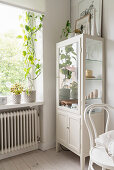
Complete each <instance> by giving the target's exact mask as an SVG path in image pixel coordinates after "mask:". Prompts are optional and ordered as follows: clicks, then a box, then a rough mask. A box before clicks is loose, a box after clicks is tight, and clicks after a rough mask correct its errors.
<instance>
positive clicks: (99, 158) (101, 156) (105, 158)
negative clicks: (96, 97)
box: [84, 104, 114, 170]
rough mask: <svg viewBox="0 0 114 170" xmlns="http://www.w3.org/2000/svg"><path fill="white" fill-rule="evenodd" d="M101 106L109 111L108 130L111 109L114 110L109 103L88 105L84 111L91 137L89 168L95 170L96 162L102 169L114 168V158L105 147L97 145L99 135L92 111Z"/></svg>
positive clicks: (113, 169) (111, 169)
mask: <svg viewBox="0 0 114 170" xmlns="http://www.w3.org/2000/svg"><path fill="white" fill-rule="evenodd" d="M100 108H101V109H104V110H105V112H106V113H107V120H106V127H105V132H108V126H109V114H110V110H111V109H113V110H114V108H113V107H111V106H109V105H107V104H92V105H89V106H88V107H86V109H85V112H84V119H85V124H86V126H87V129H88V133H89V138H90V161H89V166H88V170H94V168H93V164H94V163H95V164H97V165H98V166H100V167H102V170H106V169H109V170H114V162H113V160H112V158H111V157H110V156H109V154H108V153H107V150H106V149H105V147H103V146H97V145H96V144H95V139H97V138H98V137H99V136H98V134H97V130H96V126H95V123H94V120H93V118H92V111H93V110H94V109H100ZM99 114H100V113H99Z"/></svg>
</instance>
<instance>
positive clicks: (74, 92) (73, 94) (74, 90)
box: [70, 89, 78, 99]
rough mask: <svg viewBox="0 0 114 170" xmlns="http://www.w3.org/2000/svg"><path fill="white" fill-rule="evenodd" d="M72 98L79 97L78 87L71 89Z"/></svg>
mask: <svg viewBox="0 0 114 170" xmlns="http://www.w3.org/2000/svg"><path fill="white" fill-rule="evenodd" d="M70 98H71V99H78V91H77V89H73V90H70Z"/></svg>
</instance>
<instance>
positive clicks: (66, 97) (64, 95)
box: [59, 88, 70, 100]
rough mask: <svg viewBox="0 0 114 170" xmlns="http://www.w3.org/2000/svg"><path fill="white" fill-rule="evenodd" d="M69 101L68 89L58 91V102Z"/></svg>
mask: <svg viewBox="0 0 114 170" xmlns="http://www.w3.org/2000/svg"><path fill="white" fill-rule="evenodd" d="M69 99H70V89H65V88H63V89H59V100H69Z"/></svg>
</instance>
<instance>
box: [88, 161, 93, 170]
mask: <svg viewBox="0 0 114 170" xmlns="http://www.w3.org/2000/svg"><path fill="white" fill-rule="evenodd" d="M88 170H94V168H93V162H92V161H91V160H90V161H89V166H88Z"/></svg>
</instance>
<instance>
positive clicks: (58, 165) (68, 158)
mask: <svg viewBox="0 0 114 170" xmlns="http://www.w3.org/2000/svg"><path fill="white" fill-rule="evenodd" d="M87 166H88V159H86V168H85V170H87ZM0 170H80V159H79V157H78V156H76V155H75V154H73V153H72V152H70V151H61V152H59V153H56V151H55V149H50V150H48V151H45V152H43V151H40V150H36V151H32V152H29V153H26V154H22V155H18V156H15V157H12V158H8V159H5V160H1V161H0ZM95 170H101V169H100V168H99V167H97V166H95Z"/></svg>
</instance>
